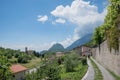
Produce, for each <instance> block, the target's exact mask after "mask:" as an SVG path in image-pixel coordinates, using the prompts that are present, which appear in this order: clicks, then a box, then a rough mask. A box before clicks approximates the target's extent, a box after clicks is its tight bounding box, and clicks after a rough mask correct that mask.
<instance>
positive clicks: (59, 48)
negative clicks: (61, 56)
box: [48, 43, 65, 52]
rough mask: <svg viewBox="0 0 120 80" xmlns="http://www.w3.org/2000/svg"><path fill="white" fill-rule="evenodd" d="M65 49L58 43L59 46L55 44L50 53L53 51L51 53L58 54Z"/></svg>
mask: <svg viewBox="0 0 120 80" xmlns="http://www.w3.org/2000/svg"><path fill="white" fill-rule="evenodd" d="M64 50H65V49H64V47H63V46H62V45H61V44H59V43H57V44H54V45H53V46H52V47H51V48H50V49H49V50H48V51H51V52H58V51H64Z"/></svg>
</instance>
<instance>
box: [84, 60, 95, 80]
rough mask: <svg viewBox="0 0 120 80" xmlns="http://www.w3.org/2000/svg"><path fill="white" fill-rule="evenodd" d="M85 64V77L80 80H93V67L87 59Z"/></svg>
mask: <svg viewBox="0 0 120 80" xmlns="http://www.w3.org/2000/svg"><path fill="white" fill-rule="evenodd" d="M87 63H88V66H89V67H88V71H87V73H86V74H85V76H84V77H83V78H82V80H94V69H93V66H92V64H91V62H90V60H89V59H88V58H87Z"/></svg>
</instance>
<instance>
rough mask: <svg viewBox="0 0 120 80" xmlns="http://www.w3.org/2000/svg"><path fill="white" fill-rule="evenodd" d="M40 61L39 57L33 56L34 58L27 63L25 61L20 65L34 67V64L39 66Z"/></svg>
mask: <svg viewBox="0 0 120 80" xmlns="http://www.w3.org/2000/svg"><path fill="white" fill-rule="evenodd" d="M40 62H41V58H35V59H32V60H31V61H30V62H29V63H25V64H22V65H23V66H25V67H27V68H29V69H30V68H34V67H36V66H39V65H40Z"/></svg>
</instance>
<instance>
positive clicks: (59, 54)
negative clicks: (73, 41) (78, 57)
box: [56, 52, 64, 58]
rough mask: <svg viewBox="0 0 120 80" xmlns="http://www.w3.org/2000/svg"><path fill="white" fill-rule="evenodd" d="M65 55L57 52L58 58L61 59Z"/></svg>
mask: <svg viewBox="0 0 120 80" xmlns="http://www.w3.org/2000/svg"><path fill="white" fill-rule="evenodd" d="M63 55H64V54H63V52H56V57H57V58H59V57H62V56H63Z"/></svg>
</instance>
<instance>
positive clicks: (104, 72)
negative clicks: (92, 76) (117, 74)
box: [91, 58, 115, 80]
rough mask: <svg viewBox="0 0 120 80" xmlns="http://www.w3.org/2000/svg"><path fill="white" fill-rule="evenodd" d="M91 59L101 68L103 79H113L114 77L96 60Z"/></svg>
mask: <svg viewBox="0 0 120 80" xmlns="http://www.w3.org/2000/svg"><path fill="white" fill-rule="evenodd" d="M91 59H92V60H93V61H94V62H95V63H96V65H97V66H98V68H99V69H100V70H101V72H102V75H103V79H104V80H115V79H114V77H113V76H112V75H111V74H110V73H109V72H108V71H107V70H106V69H105V68H104V67H103V66H101V65H100V64H99V63H98V62H96V61H95V60H94V59H93V58H91Z"/></svg>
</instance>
